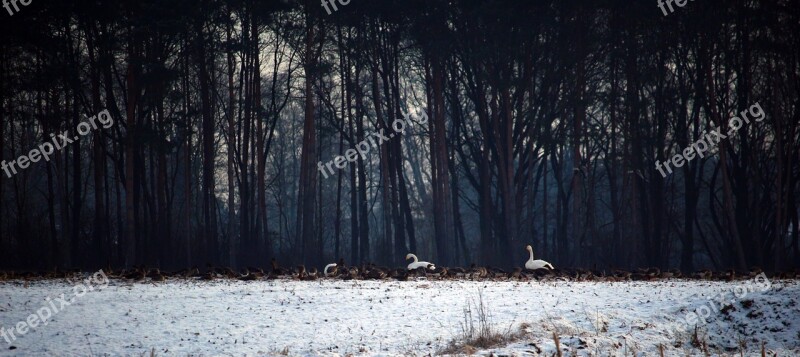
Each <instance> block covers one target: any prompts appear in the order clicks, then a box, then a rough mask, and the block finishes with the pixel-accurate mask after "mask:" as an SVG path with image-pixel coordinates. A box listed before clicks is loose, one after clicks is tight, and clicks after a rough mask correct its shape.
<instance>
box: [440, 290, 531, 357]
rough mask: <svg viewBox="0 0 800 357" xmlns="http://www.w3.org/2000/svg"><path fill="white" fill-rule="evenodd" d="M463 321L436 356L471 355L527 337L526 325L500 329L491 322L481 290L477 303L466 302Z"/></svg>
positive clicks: (472, 300)
mask: <svg viewBox="0 0 800 357" xmlns="http://www.w3.org/2000/svg"><path fill="white" fill-rule="evenodd" d="M462 311H463V312H464V320H463V321H462V322H461V323H460V324H459V325H460V326H459V327H460V331H459V332H458V333H457V334H456V337H455V338H453V339H452V340H451V341H450V342H449V343H448V344H447V346H446V347H445V348H444V349H441V350H440V351H438V353H437V354H447V355H451V354H466V355H472V354H475V353H476V352H478V351H479V350H484V349H488V348H492V347H497V346H501V345H507V344H509V343H512V342H515V341H518V340H520V339H522V338H523V337H525V336H526V335H527V332H526V331H525V329H526V328H527V327H529V326H530V325H528V324H525V323H523V324H521V325H520V326H519V327H517V328H516V329H512V327H511V326H509V327H508V328H507V329H500V328H499V327H498V326H497V324H495V323H494V322H493V321H492V315H491V313H490V311H489V309H488V307H487V306H486V303H485V302H484V300H483V290H481V289H479V290H478V296H477V302H476V301H475V300H474V299H470V300H469V301H467V304H466V306H465V307H464V309H463V310H462Z"/></svg>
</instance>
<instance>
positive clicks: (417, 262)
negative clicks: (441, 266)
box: [406, 253, 436, 270]
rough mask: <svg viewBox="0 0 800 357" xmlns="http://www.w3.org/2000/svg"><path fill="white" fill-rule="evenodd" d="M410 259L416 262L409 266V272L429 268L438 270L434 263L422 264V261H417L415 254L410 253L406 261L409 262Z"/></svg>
mask: <svg viewBox="0 0 800 357" xmlns="http://www.w3.org/2000/svg"><path fill="white" fill-rule="evenodd" d="M409 259H414V261H413V262H411V264H408V270H414V269H418V268H428V269H430V270H434V269H436V266H435V265H433V264H432V263H428V262H421V261H419V260H417V256H416V255H414V254H411V253H409V254H408V255H406V260H409Z"/></svg>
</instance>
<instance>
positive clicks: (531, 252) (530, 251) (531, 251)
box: [528, 249, 533, 261]
mask: <svg viewBox="0 0 800 357" xmlns="http://www.w3.org/2000/svg"><path fill="white" fill-rule="evenodd" d="M528 253H530V255H531V259H530V261H533V249H531V250H529V251H528Z"/></svg>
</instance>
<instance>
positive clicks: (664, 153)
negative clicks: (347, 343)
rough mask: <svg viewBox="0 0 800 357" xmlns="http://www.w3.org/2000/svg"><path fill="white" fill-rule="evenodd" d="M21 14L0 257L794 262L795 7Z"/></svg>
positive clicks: (49, 263) (464, 5)
mask: <svg viewBox="0 0 800 357" xmlns="http://www.w3.org/2000/svg"><path fill="white" fill-rule="evenodd" d="M3 3H4V4H6V3H7V2H6V1H3ZM12 3H13V4H15V5H13V6H8V7H5V8H3V9H0V15H2V17H3V18H2V20H0V23H1V25H0V138H2V142H1V143H0V158H2V160H3V171H0V268H2V269H10V270H39V271H46V270H54V269H59V270H64V269H83V270H92V269H98V268H106V267H113V268H115V269H119V268H132V267H135V266H147V267H159V268H161V269H168V270H177V269H184V268H189V267H200V268H201V269H204V268H205V267H207V266H228V267H233V268H234V269H238V268H242V267H247V266H251V267H267V266H269V265H270V264H271V262H272V260H273V259H274V260H275V261H278V262H280V264H282V265H285V266H292V265H297V264H305V265H308V266H315V267H317V268H321V267H323V266H324V265H325V264H327V263H330V262H336V261H340V259H341V260H343V261H345V262H347V263H349V264H353V265H356V264H362V263H375V264H378V265H385V266H391V267H395V266H404V265H405V259H404V258H405V257H406V254H408V253H415V254H417V255H420V257H423V256H424V257H427V258H429V259H430V260H432V261H435V262H436V263H437V265H442V266H464V267H468V266H470V265H471V264H477V265H479V266H495V267H502V268H504V269H508V268H513V267H516V266H520V265H521V264H522V263H523V262H524V261H525V259H526V258H527V256H528V253H527V252H526V251H525V247H526V245H531V246H532V247H533V249H534V250H535V251H536V254H537V256H542V257H545V258H546V259H547V260H548V261H549V262H552V263H553V264H554V265H555V266H556V267H576V268H578V267H580V268H587V269H613V268H619V269H633V268H646V267H657V268H660V269H664V270H666V269H680V270H681V271H683V272H685V273H689V272H693V271H697V270H699V269H712V270H726V269H736V270H743V271H744V270H747V269H752V268H753V267H760V268H761V269H764V270H765V271H782V270H790V269H796V268H800V265H798V264H800V263H799V262H800V231H799V230H798V224H800V207H798V200H799V199H800V162H798V161H799V160H800V127H799V126H800V125H799V124H800V95H799V94H798V91H800V3H798V2H797V1H790V0H759V1H754V0H736V1H716V0H703V1H690V2H689V3H688V4H687V5H686V6H685V7H679V6H677V5H676V3H675V2H674V1H673V2H671V5H670V6H669V7H665V10H663V11H662V9H661V8H660V7H659V5H658V4H659V3H660V2H657V1H656V0H653V1H627V0H605V1H594V2H588V1H511V0H508V1H501V0H486V1H470V0H447V1H439V0H428V1H420V0H403V1H394V0H380V1H377V0H371V1H358V0H351V1H339V0H333V1H325V0H323V4H322V5H321V4H320V3H319V1H318V0H313V1H312V0H300V1H295V0H292V1H287V0H282V1H279V0H264V1H259V0H192V1H189V0H170V1H156V0H139V1H127V0H125V1H107V0H95V1H88V2H86V1H52V0H33V1H32V3H31V2H28V3H29V4H30V5H24V4H22V3H21V2H18V1H15V2H9V3H8V4H9V5H11V4H12ZM667 4H670V2H668V3H667ZM15 6H16V7H17V8H18V10H19V11H18V12H17V11H15V10H14V7H15ZM673 8H674V12H672V13H670V12H669V10H670V9H673ZM6 10H8V12H7V13H6ZM10 14H11V15H10ZM101 113H102V114H101ZM100 117H102V118H106V119H108V120H110V121H109V122H108V124H109V125H95V127H92V128H91V129H90V130H86V129H87V128H88V127H89V126H88V124H84V125H81V123H83V122H87V121H89V120H92V119H94V120H95V124H97V122H96V120H97V119H98V118H100ZM734 117H738V118H741V119H748V118H749V120H744V123H742V121H741V120H740V121H739V124H742V125H740V128H736V130H730V131H728V130H727V129H728V127H729V121H730V120H731V119H732V118H734ZM112 121H113V124H112ZM103 124H105V123H103ZM720 128H722V129H725V131H720V130H721V129H720ZM720 133H724V135H720ZM723 136H724V138H723ZM701 141H702V142H703V144H704V145H705V146H707V147H708V150H707V151H704V152H701V151H700V142H701ZM43 143H52V144H53V145H50V147H49V149H51V150H40V151H41V152H42V155H44V153H45V152H46V151H50V152H51V154H50V155H49V156H47V157H41V158H38V160H35V159H37V158H36V157H35V156H34V155H33V154H29V153H30V152H31V151H32V150H34V149H37V148H43ZM53 147H55V148H53ZM690 148H693V150H694V151H692V150H691V149H690ZM687 150H688V152H689V153H690V154H691V153H693V154H692V155H689V154H687ZM701 154H702V155H701ZM676 155H682V158H678V157H676ZM690 156H691V157H690ZM684 159H685V160H684ZM36 161H38V162H36ZM10 163H11V164H10ZM14 163H15V164H16V165H13V164H14ZM9 165H10V166H9ZM665 165H666V166H665Z"/></svg>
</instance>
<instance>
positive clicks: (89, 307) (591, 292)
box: [0, 279, 800, 356]
mask: <svg viewBox="0 0 800 357" xmlns="http://www.w3.org/2000/svg"><path fill="white" fill-rule="evenodd" d="M741 284H742V283H741V282H738V283H737V282H712V281H689V280H668V281H656V282H616V283H609V282H570V281H548V282H543V281H535V280H534V281H526V282H512V281H505V282H503V281H500V282H497V281H452V280H447V281H427V280H416V281H407V282H399V281H339V280H335V281H334V280H320V281H306V282H301V281H287V280H273V281H252V282H243V281H235V280H217V281H211V282H204V281H187V280H182V279H181V280H172V279H170V280H167V281H166V282H145V283H130V282H126V281H122V280H111V282H110V283H109V284H107V285H105V286H102V287H99V286H98V287H96V288H94V289H93V290H92V291H88V292H86V293H85V294H81V296H75V295H74V292H75V291H77V290H76V289H74V286H75V284H73V283H70V282H66V281H63V280H60V281H54V280H44V281H33V282H22V281H6V282H0V327H2V328H4V329H5V331H6V334H8V331H9V329H11V328H15V329H16V327H15V326H17V325H18V324H19V323H21V322H22V321H33V322H36V320H35V319H33V320H31V319H30V318H29V317H30V315H31V314H36V313H37V311H38V310H40V309H42V308H44V307H48V306H52V307H53V309H55V310H56V313H54V314H53V316H52V317H49V318H47V320H48V321H47V325H44V324H41V323H39V324H38V326H36V327H35V328H30V329H29V330H28V331H27V333H26V334H24V335H20V334H19V331H17V330H14V331H16V335H15V337H16V340H13V339H12V341H11V343H10V344H9V343H7V341H6V340H4V339H3V336H0V356H18V355H25V356H53V355H55V356H72V355H81V356H85V355H93V356H105V355H114V356H117V355H123V356H131V355H132V356H151V355H155V356H201V355H202V356H211V355H214V356H242V355H247V356H251V355H255V356H261V355H289V356H296V355H326V356H332V355H342V356H344V355H365V356H375V355H382V356H385V355H435V354H441V353H443V352H445V351H448V352H450V353H459V354H462V353H474V354H482V355H491V354H494V355H498V356H501V355H509V356H531V355H533V356H537V355H538V356H554V355H559V356H560V355H562V354H563V356H641V355H646V356H659V355H660V352H661V351H663V352H664V354H663V355H665V356H687V355H692V356H694V355H697V356H704V355H730V356H733V355H736V356H738V355H740V353H741V354H742V355H746V356H750V355H761V350H762V346H763V349H764V350H765V351H766V355H768V356H772V355H775V354H776V353H777V355H779V356H787V355H800V282H798V281H777V280H774V281H771V285H770V286H769V288H768V289H761V290H758V291H749V292H747V293H746V294H736V295H735V294H734V292H735V291H736V290H737V289H739V290H741V289H740V288H741V286H742V285H741ZM762 290H763V291H762ZM62 293H63V294H65V295H64V298H65V301H67V302H68V303H69V305H63V306H59V304H63V302H62V301H58V298H60V297H61V294H62ZM720 294H722V295H723V296H724V298H723V299H724V300H726V301H727V302H728V304H730V305H725V306H723V305H721V304H720V303H717V302H712V301H716V300H719V299H718V297H719V296H720ZM744 295H746V296H744ZM70 297H71V298H70ZM709 299H712V300H709ZM480 300H482V301H483V304H484V309H483V312H484V313H485V314H484V315H483V316H481V314H480V312H481V309H479V308H477V306H479V305H480ZM467 306H471V308H470V309H469V310H468V311H467V310H466V308H467ZM703 306H709V308H707V310H708V312H706V311H705V310H704V309H706V308H703ZM695 310H696V311H698V312H699V313H700V314H701V315H708V316H703V317H702V318H701V319H700V320H705V323H703V322H702V321H700V320H697V319H692V318H689V321H692V322H694V323H687V322H686V321H684V319H685V318H686V316H687V314H689V313H691V312H692V311H695ZM37 316H38V315H37ZM480 317H484V319H483V323H484V325H481V321H478V320H479V319H480ZM696 320H697V321H696ZM30 326H33V324H31V325H30ZM470 326H472V327H473V328H474V329H473V330H472V331H470V328H469V327H470ZM481 327H485V328H486V331H489V332H492V333H497V334H499V335H501V336H505V338H501V339H499V341H502V342H501V344H500V345H498V346H492V347H481V346H480V345H478V346H471V345H470V344H471V343H472V342H474V341H468V340H469V338H470V337H471V335H474V334H472V333H470V332H475V331H480V328H481ZM554 336H555V337H557V338H554ZM472 337H474V336H472ZM557 349H558V350H560V351H561V354H557Z"/></svg>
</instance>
